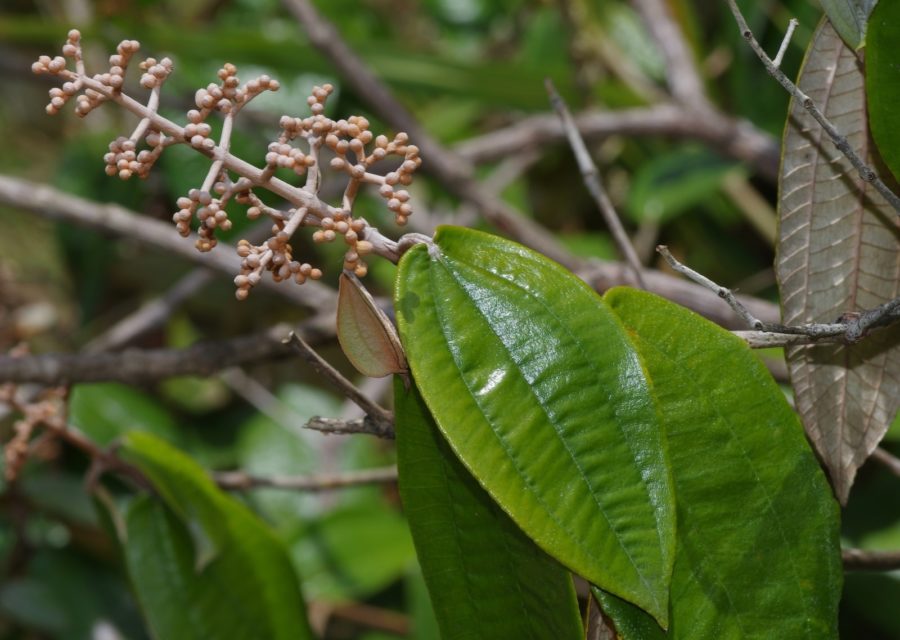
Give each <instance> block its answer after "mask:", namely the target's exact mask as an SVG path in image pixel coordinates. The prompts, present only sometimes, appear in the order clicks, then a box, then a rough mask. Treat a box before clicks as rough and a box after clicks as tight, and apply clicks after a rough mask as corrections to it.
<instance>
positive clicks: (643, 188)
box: [628, 147, 736, 222]
mask: <svg viewBox="0 0 900 640" xmlns="http://www.w3.org/2000/svg"><path fill="white" fill-rule="evenodd" d="M735 166H736V165H735V163H734V162H728V161H726V160H723V159H722V158H720V157H719V156H717V155H716V154H714V153H712V152H710V151H707V150H705V149H700V148H690V147H687V148H682V149H678V150H676V151H672V152H670V153H665V154H662V155H659V156H657V157H655V158H653V159H651V160H650V161H649V162H647V163H645V164H643V165H641V167H640V168H639V169H638V171H637V173H636V174H635V177H634V181H633V182H632V184H631V191H630V193H629V195H628V212H629V213H630V214H631V217H632V218H633V219H634V220H636V221H638V222H644V221H650V222H666V221H668V220H671V219H672V218H674V217H676V216H678V215H680V214H682V213H685V212H687V211H689V210H690V209H691V208H693V207H696V206H697V205H699V204H701V203H703V202H705V201H706V200H708V199H709V197H710V196H711V195H712V194H714V193H716V192H717V191H718V190H719V186H720V185H721V184H722V180H724V179H725V176H726V175H728V172H729V171H732V170H734V168H735Z"/></svg>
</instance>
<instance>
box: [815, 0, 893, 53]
mask: <svg viewBox="0 0 900 640" xmlns="http://www.w3.org/2000/svg"><path fill="white" fill-rule="evenodd" d="M821 2H822V8H823V9H825V13H826V14H828V19H829V20H830V21H831V24H832V25H834V28H835V30H836V31H837V32H838V33H839V34H840V36H841V38H842V39H843V41H844V42H845V43H847V46H848V47H851V48H852V49H858V48H860V47H862V46H863V45H864V44H866V40H867V37H866V24H867V23H868V22H869V14H870V13H872V8H873V7H874V6H875V5H876V4H877V3H878V0H821ZM884 4H896V2H894V0H886V2H884Z"/></svg>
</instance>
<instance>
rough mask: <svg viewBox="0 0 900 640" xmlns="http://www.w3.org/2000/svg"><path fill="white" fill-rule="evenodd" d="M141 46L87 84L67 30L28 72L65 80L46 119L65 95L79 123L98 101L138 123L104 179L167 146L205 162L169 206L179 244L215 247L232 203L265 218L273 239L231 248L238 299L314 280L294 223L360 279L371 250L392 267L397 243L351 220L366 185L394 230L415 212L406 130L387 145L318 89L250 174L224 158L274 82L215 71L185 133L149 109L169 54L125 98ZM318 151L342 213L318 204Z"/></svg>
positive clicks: (129, 43)
mask: <svg viewBox="0 0 900 640" xmlns="http://www.w3.org/2000/svg"><path fill="white" fill-rule="evenodd" d="M139 49H140V44H139V43H138V42H137V41H136V40H124V41H122V42H121V43H120V44H119V46H118V47H117V50H116V53H115V54H114V55H112V56H110V59H109V64H110V68H109V71H108V72H105V73H101V74H95V75H93V76H88V74H87V71H86V70H85V65H84V60H83V56H82V50H81V34H80V33H79V32H78V31H77V30H74V29H73V30H72V31H70V32H69V34H68V38H67V40H66V44H65V45H63V49H62V54H63V55H62V56H57V57H55V58H50V57H49V56H41V57H40V58H39V59H38V61H37V62H35V63H34V65H32V70H33V71H34V72H35V73H46V74H51V75H55V76H58V77H60V78H61V79H62V80H63V81H64V82H63V85H62V87H54V88H53V89H51V90H50V103H49V104H48V105H47V113H49V114H51V115H53V114H56V113H58V112H59V110H60V109H61V108H62V107H64V106H65V104H66V103H67V102H68V101H69V100H70V99H72V98H73V97H74V98H75V102H76V108H75V112H76V114H78V115H79V116H85V115H87V114H88V113H90V111H92V110H93V109H95V108H96V107H98V106H99V105H100V104H102V103H104V102H107V101H112V102H116V103H118V104H119V105H120V106H122V107H124V108H125V109H127V110H129V111H131V112H132V113H135V114H136V115H138V116H139V117H140V118H141V121H140V122H139V124H138V125H137V127H136V128H135V130H134V131H133V132H132V133H131V135H130V136H128V137H125V136H121V137H119V138H117V139H115V140H113V141H112V142H111V143H110V145H109V152H108V153H107V154H106V155H105V156H104V162H105V163H106V172H107V174H109V175H110V176H114V175H117V176H118V177H119V178H121V179H123V180H127V179H128V178H131V177H132V176H138V177H140V178H145V177H147V175H148V174H149V172H150V169H151V168H152V167H153V165H154V163H155V162H156V161H157V159H158V158H159V157H160V155H161V154H162V152H163V151H164V150H165V148H166V147H168V146H170V145H172V144H187V145H189V146H191V147H192V148H194V149H195V150H197V151H198V152H199V153H202V154H204V155H206V156H207V157H209V158H211V159H212V165H211V166H210V168H209V171H208V173H207V175H206V178H205V179H204V181H203V183H202V184H201V185H200V186H199V187H198V188H196V189H192V190H190V191H189V192H188V193H187V194H186V195H185V196H182V197H180V198H178V200H177V202H176V204H177V206H178V210H177V211H176V212H175V214H174V215H173V216H172V220H173V222H174V223H175V227H176V229H177V231H178V233H180V234H181V235H182V236H184V237H189V236H191V234H192V229H196V240H195V245H196V247H197V249H198V250H199V251H210V250H212V249H213V248H214V247H215V246H216V244H217V242H218V241H217V238H216V232H217V231H218V230H222V231H228V230H229V229H231V227H232V221H231V219H230V218H229V216H228V213H227V211H226V209H227V206H228V205H229V204H230V203H231V202H232V201H234V202H236V203H238V204H243V205H247V207H248V208H247V216H248V217H249V218H251V219H256V218H259V217H260V216H267V217H268V218H269V219H270V220H271V221H272V236H271V237H270V238H268V239H267V240H265V241H264V242H262V243H261V244H259V245H254V244H252V243H250V242H249V241H247V240H241V241H240V242H239V243H238V247H237V251H238V254H239V255H240V256H241V258H242V259H243V260H242V262H241V273H240V274H238V275H237V276H236V277H235V279H234V282H235V286H236V287H237V290H236V292H235V294H236V296H237V298H238V299H239V300H243V299H245V298H246V297H247V296H248V295H249V292H250V289H251V288H252V287H253V286H254V285H255V284H257V283H258V282H259V281H260V280H261V278H262V277H263V275H264V272H266V271H268V272H269V273H270V274H271V277H272V278H273V279H274V280H275V281H276V282H280V281H283V280H288V279H292V280H294V282H296V283H298V284H302V283H304V282H305V281H306V280H307V279H318V278H320V277H321V276H322V271H321V270H320V269H318V268H314V267H313V266H312V265H310V264H309V263H307V262H301V261H298V260H295V259H294V256H293V249H292V246H291V243H290V241H291V239H292V237H293V234H294V233H295V232H296V231H297V230H298V229H299V228H300V227H301V226H315V227H318V229H317V230H316V231H315V233H314V234H313V240H314V241H315V242H317V243H323V242H332V241H334V240H336V239H338V238H341V239H342V240H343V242H344V243H345V244H346V245H347V247H348V248H347V251H346V253H345V255H344V264H343V267H344V268H345V269H349V270H350V271H353V272H354V273H355V274H356V275H357V276H360V277H361V276H364V275H365V274H366V272H367V271H368V264H367V263H366V261H365V256H367V255H369V254H377V255H381V256H383V257H386V258H388V259H390V260H393V261H396V260H397V258H398V257H399V251H400V247H402V246H406V245H407V244H408V243H402V242H401V243H397V242H395V241H393V240H390V239H388V238H386V237H385V236H383V235H382V234H380V233H379V232H378V230H377V229H375V228H374V227H371V226H370V225H369V223H368V222H367V221H366V220H365V219H363V218H358V217H355V216H354V215H353V205H354V202H355V200H356V196H357V194H358V192H359V189H360V187H361V186H363V185H365V184H370V185H374V186H375V187H376V188H377V190H378V193H379V195H380V196H381V197H382V198H383V199H384V201H385V204H386V206H387V208H388V209H389V210H390V211H391V212H393V214H394V220H395V222H396V223H397V224H398V225H400V226H402V225H404V224H406V222H407V220H408V218H409V216H410V215H411V214H412V205H411V203H410V194H409V192H408V191H407V190H406V189H405V188H404V187H406V186H408V185H410V184H411V183H412V180H413V174H414V173H415V171H416V170H417V169H418V168H419V166H420V165H421V162H422V161H421V158H419V149H418V147H416V146H415V145H413V144H410V142H409V139H408V136H407V134H406V133H403V132H399V133H397V134H396V135H395V136H394V137H393V139H389V138H388V137H387V136H384V135H377V136H376V135H375V134H374V133H373V132H372V131H371V130H370V124H369V121H368V120H367V119H366V118H364V117H361V116H350V117H349V118H347V119H346V120H344V119H341V120H333V119H331V118H329V117H327V116H326V115H325V103H326V101H327V100H328V97H329V96H330V95H331V94H332V92H333V91H334V88H333V87H332V86H331V85H330V84H326V85H323V86H321V87H319V86H317V87H314V88H313V91H312V94H311V95H310V96H309V98H308V100H307V104H308V105H309V108H310V112H311V115H310V116H307V117H305V118H299V117H291V116H282V118H281V121H280V123H279V124H280V128H281V133H280V135H279V137H278V139H277V140H276V141H274V142H272V143H271V144H269V146H268V150H267V153H266V155H265V165H264V166H263V167H262V168H257V167H255V166H253V165H251V164H249V163H247V162H245V161H244V160H241V159H240V158H236V157H235V156H233V155H231V153H230V147H231V135H232V131H233V127H234V119H235V117H236V116H237V115H238V113H239V112H240V110H241V109H242V108H243V107H244V106H246V105H247V104H248V103H249V102H250V101H251V100H253V99H254V98H255V97H256V96H258V95H260V94H262V93H264V92H265V91H277V90H278V88H279V84H278V82H277V81H276V80H273V79H272V78H270V77H269V76H266V75H262V76H260V77H258V78H256V79H254V80H250V81H249V82H246V83H243V84H242V83H241V81H240V79H239V78H238V76H237V68H236V67H235V66H234V65H233V64H225V65H224V66H223V67H222V68H221V69H220V70H219V72H218V77H219V82H218V83H211V84H209V85H208V86H207V87H206V88H202V89H199V90H198V91H197V93H196V94H195V96H194V102H195V104H196V108H195V109H191V110H190V111H188V112H187V124H185V125H183V126H182V125H179V124H177V123H175V122H172V121H171V120H168V119H166V118H164V117H163V116H161V115H160V114H159V112H158V110H159V101H160V90H161V88H162V86H163V84H164V82H165V81H166V79H167V78H168V77H169V75H170V74H171V73H172V69H173V63H172V61H171V60H170V59H169V58H162V59H161V60H157V59H155V58H146V59H145V60H143V61H142V62H140V63H139V67H140V69H141V71H142V72H143V73H142V75H141V78H140V84H141V86H142V87H144V88H145V89H149V90H150V96H149V98H148V99H147V101H146V103H145V104H142V103H140V102H138V101H137V100H135V99H133V98H132V97H130V96H128V95H126V94H125V93H124V91H123V86H124V84H125V72H126V71H127V68H128V65H129V63H130V62H131V61H132V58H133V57H134V56H135V54H136V53H137V52H138V50H139ZM70 60H71V61H73V62H74V67H75V69H74V70H72V69H70V68H69V61H70ZM213 112H217V113H218V114H219V115H220V116H221V117H222V119H223V124H222V131H221V133H220V135H219V138H218V140H216V139H214V138H213V128H212V126H211V125H210V124H209V123H208V122H207V119H208V117H209V116H210V115H211V114H212V113H213ZM299 145H302V146H299ZM323 148H325V149H327V152H328V155H330V156H331V158H330V160H329V161H328V162H327V163H326V164H327V167H328V168H330V169H331V170H333V171H336V172H341V173H343V174H345V175H346V177H347V185H346V187H345V189H344V193H343V195H342V198H341V203H340V206H331V205H329V204H327V203H325V202H323V201H322V200H320V199H319V197H318V193H319V188H320V186H321V184H322V177H323V176H322V172H323V167H322V162H321V158H320V156H321V155H322V151H323ZM390 157H396V158H399V159H400V164H399V166H397V167H396V168H394V169H393V170H390V171H387V172H386V173H384V174H380V173H375V172H374V168H375V165H376V164H377V163H379V162H380V161H382V160H385V159H387V158H390ZM285 170H287V171H290V172H291V173H292V174H293V175H294V176H305V183H304V184H303V186H302V187H300V186H295V185H292V184H290V183H288V182H286V181H285V180H283V179H281V178H279V177H278V176H276V173H278V172H279V171H282V172H283V171H285ZM256 188H262V189H266V190H268V191H271V192H273V193H275V194H277V195H279V196H281V197H282V198H284V199H285V200H287V201H288V203H289V205H290V206H289V208H287V209H286V210H281V209H275V208H272V207H269V206H266V205H265V204H264V203H263V201H262V200H261V199H260V198H259V197H258V196H257V194H256V193H255V192H254V189H256Z"/></svg>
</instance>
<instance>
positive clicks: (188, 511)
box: [121, 432, 228, 569]
mask: <svg viewBox="0 0 900 640" xmlns="http://www.w3.org/2000/svg"><path fill="white" fill-rule="evenodd" d="M121 456H122V459H123V460H124V461H125V462H128V463H130V464H133V465H134V466H136V467H138V469H140V470H141V472H142V473H143V474H144V475H145V476H147V478H148V479H149V480H150V482H151V483H152V484H153V488H154V489H156V491H157V492H158V493H159V494H160V496H161V497H162V499H163V500H164V501H165V502H166V504H167V505H169V508H170V509H172V510H173V511H174V512H175V513H177V514H178V517H179V518H180V519H181V520H182V522H184V524H185V525H186V526H187V528H188V529H189V530H190V532H191V538H192V539H193V541H194V547H195V552H196V562H197V568H198V569H202V568H203V567H204V566H206V565H207V564H208V563H209V562H210V561H212V559H213V558H215V556H216V555H218V553H219V552H220V551H221V550H222V549H223V548H224V547H225V545H226V543H227V540H228V532H227V530H226V528H225V525H226V523H225V520H226V514H225V513H224V511H223V510H222V508H221V503H223V501H224V500H225V495H224V494H223V493H222V492H221V491H219V489H218V488H217V487H216V486H215V484H213V481H212V480H211V479H210V478H209V476H208V475H206V472H205V471H204V470H203V468H202V467H200V466H199V465H197V464H196V463H195V462H194V461H193V460H191V459H190V458H189V457H188V456H186V455H185V454H183V453H181V452H180V451H178V450H177V449H175V448H173V447H172V446H170V445H168V444H166V443H165V442H163V441H162V440H159V439H158V438H156V437H154V436H151V435H149V434H145V433H141V432H133V433H129V434H128V435H126V437H125V440H124V443H123V446H122V451H121Z"/></svg>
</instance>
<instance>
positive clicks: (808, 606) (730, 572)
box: [604, 288, 842, 640]
mask: <svg viewBox="0 0 900 640" xmlns="http://www.w3.org/2000/svg"><path fill="white" fill-rule="evenodd" d="M604 299H605V300H606V302H607V303H608V304H609V306H610V308H611V309H612V310H613V311H614V312H615V313H616V314H617V315H618V316H619V317H620V318H621V320H622V322H623V323H624V324H625V326H626V327H627V328H628V330H629V331H630V332H632V333H633V334H634V335H635V336H636V338H635V341H636V344H637V345H638V349H639V350H640V352H641V356H642V357H643V360H644V362H645V363H646V366H647V369H648V371H649V375H650V378H651V379H652V380H653V385H654V390H655V391H656V394H657V397H658V399H659V407H660V411H661V413H662V414H663V415H664V416H665V422H666V434H667V437H668V441H669V459H670V461H671V465H672V476H673V478H674V481H675V493H676V495H677V496H678V499H677V508H678V537H677V543H676V556H675V567H674V571H673V575H672V592H671V593H672V598H671V616H670V622H671V626H670V628H669V634H668V637H670V638H690V639H691V640H697V639H703V638H709V639H715V640H719V639H721V638H760V639H764V638H765V639H768V638H779V639H781V640H788V639H795V638H798V639H799V638H807V639H809V640H813V639H816V640H822V639H825V638H836V637H837V606H838V601H839V599H840V594H841V582H842V570H841V554H840V542H839V514H838V507H837V503H836V502H835V500H834V498H833V496H832V493H831V490H830V488H829V487H828V483H827V482H826V480H825V476H824V475H823V473H822V471H821V469H820V468H819V466H818V463H817V462H816V459H815V457H814V456H813V453H812V451H811V450H810V448H809V445H808V444H807V442H806V440H805V438H804V435H803V429H802V428H801V426H800V424H799V422H798V420H797V417H796V415H795V414H794V413H793V411H792V410H791V408H790V406H789V405H788V404H787V401H786V400H785V398H784V395H783V394H782V392H781V391H780V389H779V388H778V386H777V385H776V384H775V382H774V381H773V380H772V378H771V377H770V376H769V374H768V372H767V371H766V369H765V367H764V366H763V365H762V364H761V363H760V362H759V361H758V360H757V358H756V357H755V356H754V355H753V353H752V352H751V351H750V350H749V349H748V348H747V347H746V345H745V344H744V343H743V342H742V341H741V340H740V339H739V338H737V337H735V336H734V335H732V334H731V333H729V332H728V331H725V330H724V329H722V328H720V327H718V326H716V325H714V324H713V323H711V322H709V321H707V320H705V319H703V318H701V317H700V316H698V315H696V314H694V313H693V312H691V311H688V310H687V309H684V308H683V307H679V306H678V305H675V304H673V303H671V302H668V301H666V300H664V299H662V298H659V297H657V296H654V295H652V294H649V293H645V292H641V291H636V290H633V289H626V288H616V289H612V290H610V291H609V292H608V293H607V294H606V295H605V297H604ZM622 606H628V605H627V603H623V605H622ZM632 608H633V607H632ZM633 613H634V612H632V614H633ZM620 631H621V629H620ZM644 637H645V636H644V635H642V634H640V633H637V634H636V635H632V636H628V635H625V639H626V640H629V638H641V639H643V638H644Z"/></svg>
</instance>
